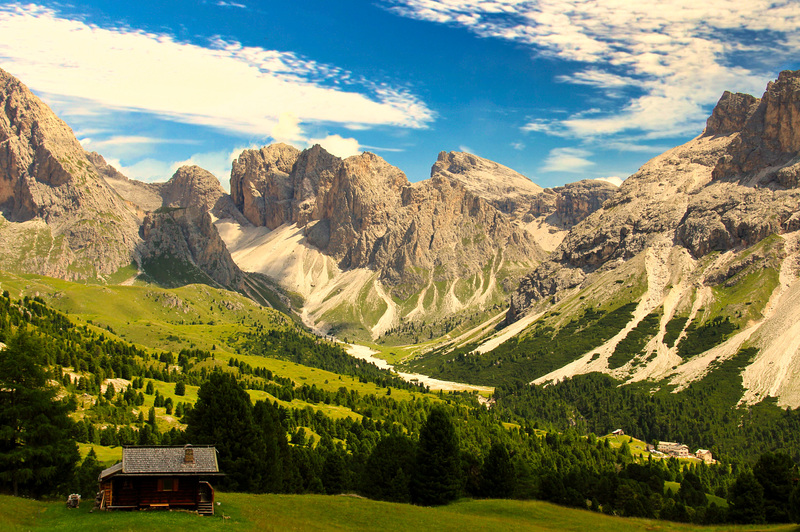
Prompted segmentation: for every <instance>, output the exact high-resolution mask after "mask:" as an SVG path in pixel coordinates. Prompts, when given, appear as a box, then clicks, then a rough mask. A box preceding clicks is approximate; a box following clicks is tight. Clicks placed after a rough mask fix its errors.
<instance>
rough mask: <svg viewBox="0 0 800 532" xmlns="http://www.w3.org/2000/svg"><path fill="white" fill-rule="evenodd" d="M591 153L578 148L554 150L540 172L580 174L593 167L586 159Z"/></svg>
mask: <svg viewBox="0 0 800 532" xmlns="http://www.w3.org/2000/svg"><path fill="white" fill-rule="evenodd" d="M591 155H592V153H591V152H590V151H587V150H583V149H580V148H554V149H552V150H550V153H549V154H548V156H547V159H545V161H544V167H542V172H573V173H574V172H582V171H584V170H586V169H587V168H589V167H590V166H594V163H593V162H592V161H590V160H589V159H587V157H589V156H591Z"/></svg>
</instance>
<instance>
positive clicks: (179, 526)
mask: <svg viewBox="0 0 800 532" xmlns="http://www.w3.org/2000/svg"><path fill="white" fill-rule="evenodd" d="M218 502H220V505H219V506H218V507H217V508H216V512H217V514H216V515H215V516H214V517H199V516H197V515H194V514H192V513H188V512H165V511H161V512H158V511H154V512H96V513H89V511H88V510H89V507H90V505H88V504H86V503H85V502H84V503H83V504H82V505H81V508H79V509H77V510H68V509H66V508H65V507H64V504H63V503H62V502H60V501H59V502H51V503H47V502H37V501H31V500H27V499H17V498H13V497H8V496H2V495H0V528H2V529H3V530H7V531H9V532H16V531H23V530H58V531H61V530H63V531H65V532H66V531H71V530H75V531H86V532H89V531H94V530H102V531H106V532H115V531H121V530H151V531H153V532H158V531H161V530H164V531H169V532H176V531H180V530H192V531H194V530H231V531H236V530H264V531H270V530H275V531H279V530H280V531H282V530H320V531H324V530H364V531H368V530H382V531H387V532H388V531H393V530H397V531H407V530H431V531H436V530H453V531H463V530H503V531H513V530H520V531H522V530H525V531H537V530H542V531H544V530H574V531H583V530H590V529H591V530H596V531H598V532H599V531H603V530H609V531H614V532H628V531H631V532H634V531H638V530H661V531H664V532H668V531H676V532H678V531H687V532H688V531H692V530H698V531H706V532H717V531H723V530H724V531H732V530H737V531H741V532H745V531H756V530H764V531H774V532H789V531H796V530H797V529H798V527H796V526H794V525H771V526H765V525H758V526H753V525H750V526H733V525H719V526H704V527H698V526H692V525H686V524H681V523H670V522H666V521H652V520H647V519H624V518H620V517H612V516H606V515H599V514H596V513H591V512H587V511H585V510H575V509H569V508H563V507H561V506H556V505H553V504H549V503H545V502H538V501H502V500H480V501H478V500H462V501H459V502H456V503H454V504H451V505H449V506H444V507H438V508H425V507H419V506H411V505H406V504H394V503H387V502H379V501H370V500H368V499H362V498H358V497H348V496H338V497H331V496H320V495H247V494H239V493H219V494H218ZM223 515H225V516H227V517H229V519H225V518H223Z"/></svg>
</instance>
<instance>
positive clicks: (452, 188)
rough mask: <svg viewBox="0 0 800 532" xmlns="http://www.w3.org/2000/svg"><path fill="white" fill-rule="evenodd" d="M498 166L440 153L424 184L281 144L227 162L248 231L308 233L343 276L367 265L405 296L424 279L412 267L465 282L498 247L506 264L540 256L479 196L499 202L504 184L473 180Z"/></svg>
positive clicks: (375, 165) (383, 168) (364, 157)
mask: <svg viewBox="0 0 800 532" xmlns="http://www.w3.org/2000/svg"><path fill="white" fill-rule="evenodd" d="M497 168H505V167H500V165H497V164H496V163H491V162H490V161H485V160H482V159H479V158H474V156H469V155H467V154H451V155H447V154H442V155H440V157H439V161H438V162H437V164H436V165H434V168H433V171H432V177H431V179H429V180H427V181H423V182H420V183H415V184H411V183H409V182H408V179H407V178H406V176H405V174H403V172H401V171H400V170H399V169H397V168H395V167H393V166H391V165H390V164H388V163H387V162H386V161H384V160H383V159H381V158H380V157H378V156H377V155H374V154H372V153H364V154H361V155H358V156H353V157H349V158H347V159H345V160H341V159H339V158H338V157H335V156H333V155H331V154H329V153H327V152H326V151H325V150H324V149H323V148H321V147H320V146H314V147H313V148H310V149H308V150H305V151H303V152H298V151H297V150H294V149H293V148H291V147H289V146H285V145H280V144H279V145H273V146H269V147H266V148H262V149H261V150H258V151H256V150H249V151H245V152H243V153H242V155H241V156H240V157H239V158H238V160H237V161H236V162H234V164H233V170H232V172H231V194H232V197H233V200H234V202H235V203H236V205H237V207H239V208H240V209H241V210H242V212H243V213H244V215H245V216H246V217H247V219H248V220H249V221H250V222H251V223H253V224H254V225H262V226H267V227H270V228H275V227H278V226H279V225H281V224H285V223H288V224H292V223H295V224H298V225H299V226H301V227H305V228H306V235H307V237H308V239H309V241H310V242H311V243H312V244H313V245H315V246H316V247H318V248H319V249H320V250H322V251H323V252H324V253H326V254H328V255H330V256H332V257H335V258H336V259H337V260H338V261H339V264H340V266H341V267H342V268H343V269H347V268H356V267H368V268H373V269H375V270H378V271H380V272H381V278H382V279H383V280H385V281H388V282H389V284H391V285H393V286H395V287H397V286H399V285H401V284H402V285H404V288H403V289H402V290H401V291H403V292H408V293H411V292H413V291H414V290H416V289H418V288H419V284H420V283H422V282H423V279H422V277H421V276H419V274H418V273H415V268H418V269H419V268H422V269H425V270H432V269H434V268H435V267H440V268H441V271H442V273H441V275H442V276H444V277H445V278H453V276H456V275H458V276H464V275H471V274H474V273H475V272H477V271H479V270H480V269H481V268H483V267H484V266H485V265H486V264H487V263H488V262H489V261H490V260H491V259H492V258H493V257H495V256H496V253H497V250H498V249H502V250H503V251H504V253H505V257H506V260H515V261H526V262H535V261H538V260H540V259H541V257H542V256H543V253H542V251H541V249H539V248H538V246H537V245H536V244H535V242H533V240H532V238H531V237H530V235H529V234H528V233H527V232H525V231H524V230H523V229H521V228H519V227H517V226H516V225H514V224H513V223H512V222H513V218H512V216H511V215H509V214H507V213H505V212H503V211H502V210H500V209H499V208H498V207H497V206H496V204H495V203H493V202H492V201H489V200H487V199H485V198H483V197H481V196H480V195H478V193H479V192H483V193H491V194H493V195H494V196H493V199H495V200H496V201H497V202H501V196H502V190H504V189H505V188H508V185H504V184H503V183H502V180H501V179H499V178H496V179H495V180H496V182H495V183H487V182H486V181H485V180H484V181H483V182H482V181H481V180H479V179H478V178H477V177H476V176H477V175H479V174H485V175H491V171H492V170H495V169H497ZM504 172H505V175H506V176H511V177H512V178H514V179H521V180H524V181H526V182H527V183H528V185H527V186H528V188H529V189H531V190H532V191H539V190H541V189H540V188H539V187H537V186H536V185H534V184H533V183H531V182H530V181H529V180H527V178H524V177H522V176H519V174H516V176H518V178H517V177H516V176H514V175H513V174H515V173H514V172H513V171H511V170H509V169H507V168H506V169H505V170H504ZM487 191H488V192H487Z"/></svg>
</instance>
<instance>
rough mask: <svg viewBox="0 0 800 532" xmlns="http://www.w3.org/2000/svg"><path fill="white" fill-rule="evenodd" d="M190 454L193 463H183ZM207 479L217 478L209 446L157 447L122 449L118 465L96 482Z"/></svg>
mask: <svg viewBox="0 0 800 532" xmlns="http://www.w3.org/2000/svg"><path fill="white" fill-rule="evenodd" d="M187 449H188V450H191V454H192V455H193V456H194V460H193V461H191V462H187V461H186V460H185V457H186V452H187ZM114 474H120V475H164V474H168V475H209V474H219V465H218V464H217V450H216V449H215V448H214V447H213V446H193V445H185V446H179V447H167V446H159V445H150V446H137V447H123V448H122V462H120V463H118V464H116V465H113V466H111V467H109V468H108V469H106V470H104V471H103V472H102V473H101V474H100V478H105V477H108V476H110V475H114Z"/></svg>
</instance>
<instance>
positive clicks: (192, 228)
mask: <svg viewBox="0 0 800 532" xmlns="http://www.w3.org/2000/svg"><path fill="white" fill-rule="evenodd" d="M160 194H161V197H162V206H161V207H160V208H159V209H157V210H156V211H154V212H150V213H147V215H146V216H145V217H144V221H143V223H142V237H143V238H144V242H143V243H142V245H141V246H140V248H139V252H140V255H141V258H142V264H143V266H144V270H145V272H146V273H148V275H150V276H151V277H153V278H154V279H156V280H158V281H159V282H161V283H162V284H175V285H179V284H184V283H186V282H205V279H204V278H203V277H204V275H207V276H208V277H210V278H211V279H212V280H213V282H215V283H218V284H219V285H220V286H223V287H226V288H231V289H234V290H242V289H243V288H244V279H243V274H242V271H241V270H240V269H239V268H238V267H237V266H236V264H235V263H234V262H233V259H231V255H230V253H229V252H228V249H227V248H226V246H225V242H223V240H222V239H221V238H220V236H219V233H218V232H217V229H216V227H215V226H214V224H213V217H212V213H213V212H214V210H215V209H218V210H220V209H221V210H224V209H226V208H228V203H229V202H230V198H229V196H228V195H227V194H226V193H225V190H223V188H222V186H220V183H219V180H217V178H216V177H214V175H213V174H211V173H210V172H208V171H206V170H203V169H202V168H200V167H198V166H182V167H180V168H178V170H177V171H176V172H175V174H174V175H173V176H172V178H171V179H170V180H169V181H167V182H166V183H164V184H162V185H161V186H160Z"/></svg>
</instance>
